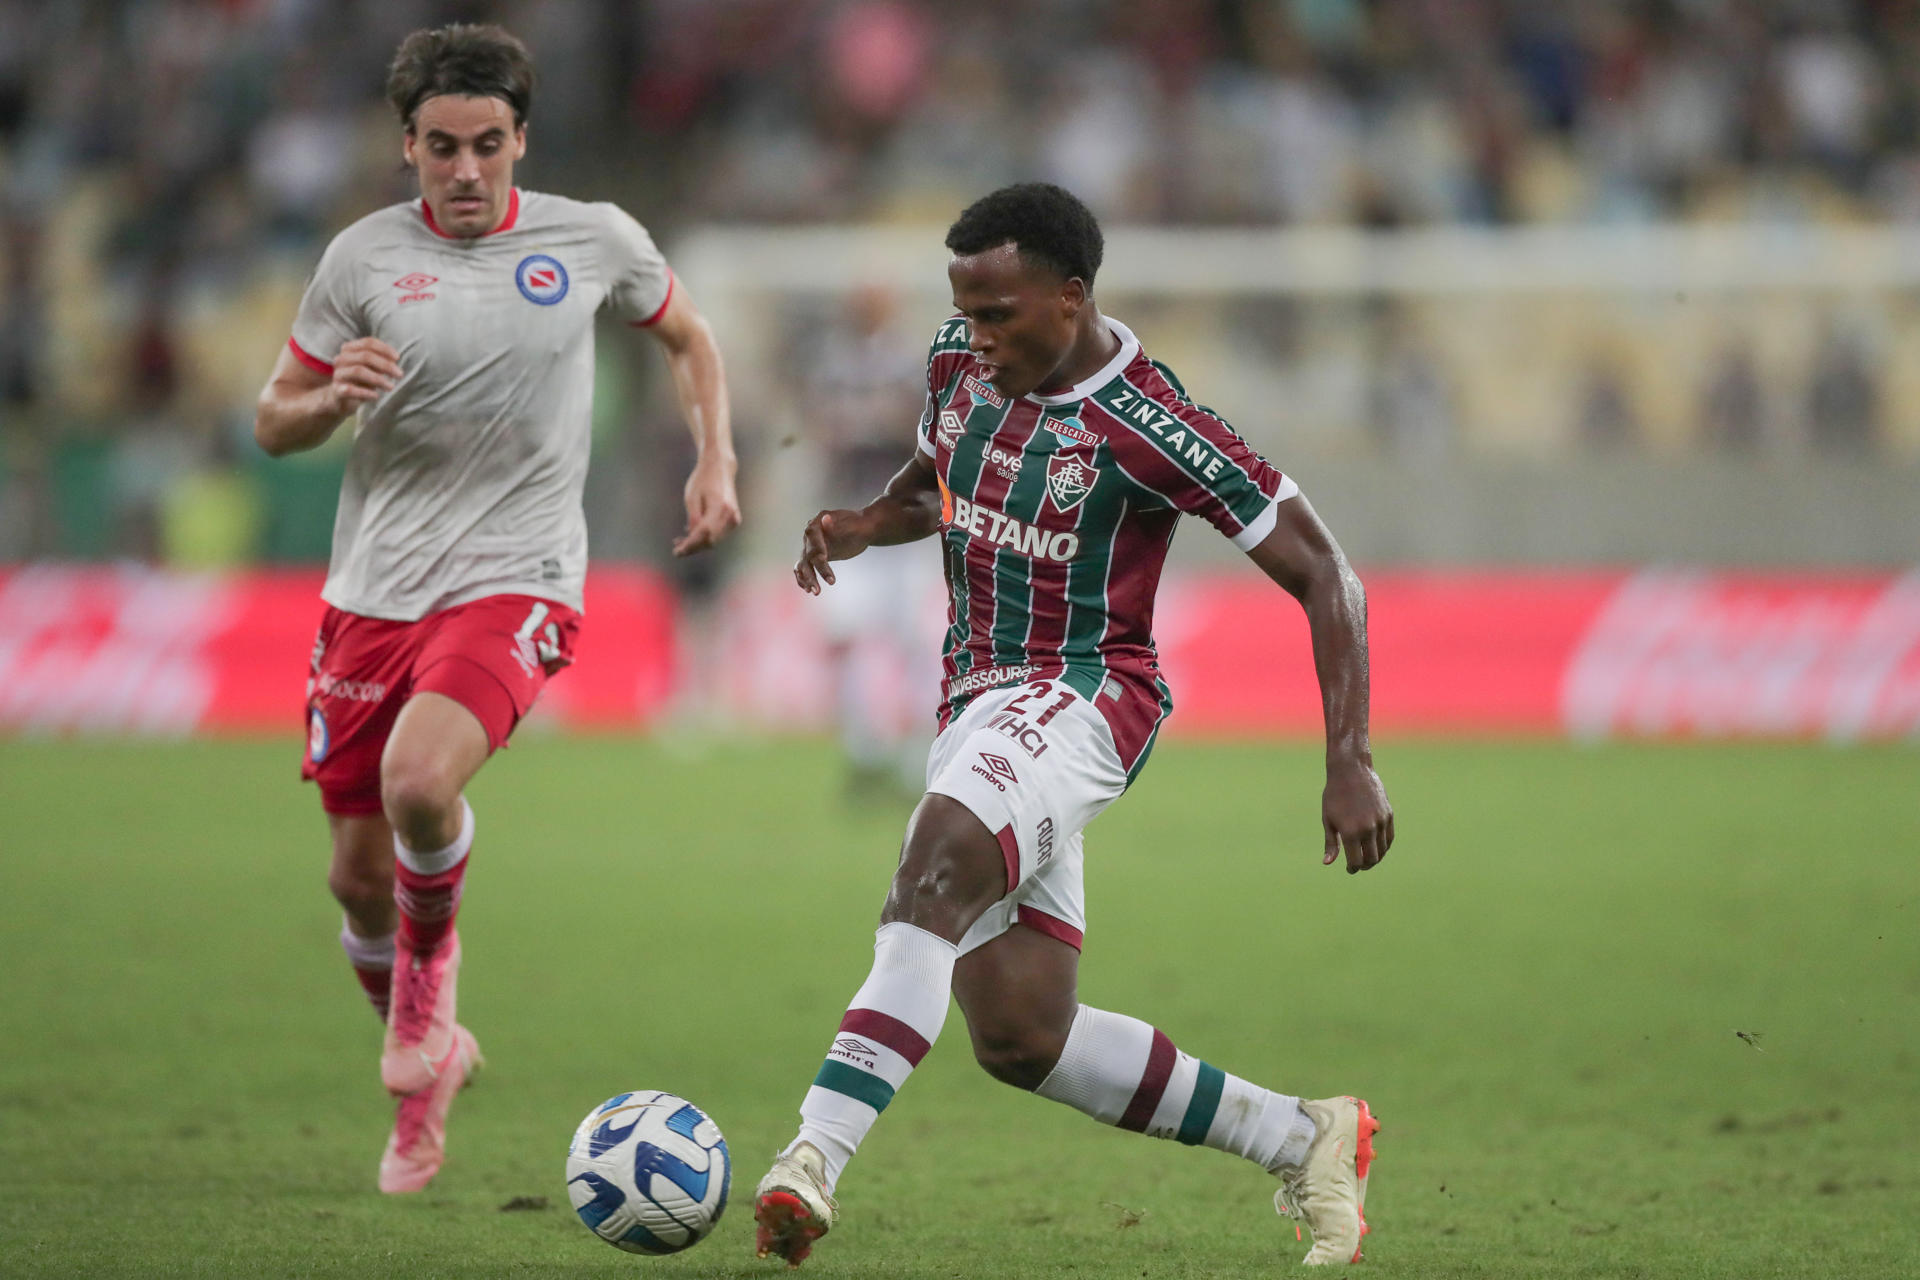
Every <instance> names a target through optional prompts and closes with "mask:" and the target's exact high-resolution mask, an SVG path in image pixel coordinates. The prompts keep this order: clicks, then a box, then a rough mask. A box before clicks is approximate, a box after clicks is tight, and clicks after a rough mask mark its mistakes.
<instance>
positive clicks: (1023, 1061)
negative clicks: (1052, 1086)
mask: <svg viewBox="0 0 1920 1280" xmlns="http://www.w3.org/2000/svg"><path fill="white" fill-rule="evenodd" d="M1065 1048H1066V1040H1065V1038H1064V1037H1062V1036H1058V1035H1054V1034H1051V1033H1049V1032H1047V1031H1045V1030H1043V1029H1041V1028H1037V1027H1024V1028H1020V1029H1018V1030H1005V1031H986V1032H983V1033H978V1034H976V1035H975V1036H974V1038H973V1060H974V1061H975V1062H978V1063H979V1064H980V1066H981V1068H982V1069H983V1070H984V1071H985V1072H986V1073H987V1074H988V1075H990V1076H992V1077H993V1078H994V1079H995V1080H998V1081H999V1082H1000V1083H1001V1084H1010V1085H1012V1086H1013V1087H1014V1088H1016V1089H1025V1090H1026V1091H1027V1092H1028V1093H1032V1092H1033V1091H1034V1090H1035V1089H1038V1088H1039V1087H1040V1082H1041V1081H1043V1080H1045V1079H1046V1078H1047V1076H1048V1075H1049V1074H1051V1073H1052V1071H1053V1068H1054V1064H1056V1063H1058V1062H1059V1061H1060V1054H1061V1051H1062V1050H1064V1049H1065Z"/></svg>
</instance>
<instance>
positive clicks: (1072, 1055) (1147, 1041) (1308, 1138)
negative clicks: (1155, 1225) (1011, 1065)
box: [1035, 1004, 1314, 1172]
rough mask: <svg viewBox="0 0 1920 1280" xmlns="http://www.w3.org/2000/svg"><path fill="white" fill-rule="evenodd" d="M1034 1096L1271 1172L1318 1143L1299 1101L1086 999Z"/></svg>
mask: <svg viewBox="0 0 1920 1280" xmlns="http://www.w3.org/2000/svg"><path fill="white" fill-rule="evenodd" d="M1035 1092H1036V1093H1038V1094H1039V1095H1040V1096H1041V1097H1043V1098H1051V1099H1053V1100H1054V1101H1055V1102H1064V1103H1066V1104H1067V1105H1068V1106H1070V1107H1072V1108H1073V1109H1074V1110H1076V1111H1084V1112H1086V1114H1088V1115H1090V1116H1092V1117H1093V1118H1094V1119H1095V1120H1098V1121H1100V1122H1101V1123H1102V1124H1110V1125H1115V1126H1117V1127H1119V1128H1122V1129H1130V1130H1132V1131H1133V1132H1135V1133H1144V1134H1147V1135H1148V1136H1150V1137H1155V1138H1173V1139H1177V1140H1178V1141H1180V1142H1183V1143H1186V1144H1187V1145H1188V1146H1207V1147H1212V1148H1214V1149H1215V1150H1216V1151H1230V1152H1232V1153H1233V1154H1234V1155H1237V1156H1242V1157H1244V1158H1246V1159H1248V1160H1251V1161H1253V1162H1254V1163H1255V1164H1257V1165H1259V1166H1260V1167H1261V1168H1263V1169H1266V1170H1267V1171H1269V1172H1277V1171H1278V1170H1279V1169H1281V1168H1282V1167H1283V1166H1286V1165H1297V1164H1299V1163H1300V1162H1301V1161H1302V1160H1304V1159H1305V1158H1306V1154H1307V1147H1308V1145H1309V1144H1311V1143H1312V1142H1313V1135H1314V1126H1313V1121H1312V1120H1311V1119H1309V1118H1308V1117H1307V1113H1306V1112H1305V1111H1303V1110H1302V1109H1301V1107H1300V1099H1298V1098H1296V1097H1293V1096H1290V1095H1288V1094H1284V1093H1275V1092H1273V1091H1272V1090H1270V1089H1263V1088H1261V1087H1260V1086H1259V1085H1257V1084H1252V1083H1249V1082H1248V1081H1245V1080H1242V1079H1241V1078H1240V1077H1239V1076H1235V1075H1229V1074H1227V1073H1226V1072H1224V1071H1222V1070H1220V1068H1218V1067H1216V1066H1212V1065H1210V1064H1208V1063H1205V1062H1202V1061H1200V1059H1198V1058H1196V1057H1194V1056H1193V1055H1192V1054H1189V1053H1182V1052H1181V1051H1180V1050H1179V1049H1177V1048H1175V1047H1174V1044H1173V1041H1171V1040H1169V1039H1168V1038H1167V1037H1166V1034H1165V1033H1164V1032H1162V1031H1159V1030H1156V1029H1155V1028H1153V1027H1151V1026H1148V1025H1147V1024H1146V1023H1144V1022H1142V1021H1140V1020H1139V1019H1138V1018H1129V1017H1127V1016H1126V1015H1125V1014H1120V1013H1108V1012H1107V1011H1106V1010H1104V1009H1094V1008H1089V1007H1088V1006H1087V1005H1084V1004H1083V1005H1081V1006H1080V1011H1079V1012H1078V1013H1077V1014H1075V1015H1074V1018H1073V1030H1072V1031H1071V1032H1070V1033H1069V1034H1068V1036H1067V1047H1066V1048H1065V1049H1064V1050H1063V1051H1062V1052H1061V1054H1060V1061H1059V1062H1057V1063H1055V1064H1054V1068H1053V1070H1052V1072H1050V1073H1049V1074H1048V1076H1047V1078H1046V1079H1045V1080H1042V1081H1041V1082H1040V1087H1039V1088H1038V1089H1036V1090H1035Z"/></svg>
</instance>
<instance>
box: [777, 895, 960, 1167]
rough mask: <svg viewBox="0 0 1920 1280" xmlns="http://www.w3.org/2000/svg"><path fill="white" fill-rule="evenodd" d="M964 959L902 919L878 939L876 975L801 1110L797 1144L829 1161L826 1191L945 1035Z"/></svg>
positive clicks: (876, 936)
mask: <svg viewBox="0 0 1920 1280" xmlns="http://www.w3.org/2000/svg"><path fill="white" fill-rule="evenodd" d="M959 954H960V948H958V947H956V946H954V945H953V943H951V942H948V941H947V940H946V939H944V938H940V937H937V936H935V935H934V934H931V933H928V932H927V931H926V930H924V929H919V928H916V927H914V926H913V925H910V924H906V923H904V922H902V921H895V922H893V923H892V924H883V925H881V926H880V928H879V930H878V931H877V932H875V934H874V935H873V971H872V972H871V973H869V974H868V975H867V981H866V985H864V986H862V987H861V988H860V990H859V992H858V994H856V995H855V996H854V997H853V1003H852V1004H851V1005H849V1006H848V1007H847V1016H846V1017H844V1018H842V1019H840V1031H839V1034H838V1035H836V1036H835V1037H834V1041H833V1047H832V1048H830V1049H828V1050H827V1060H826V1061H825V1062H824V1063H822V1064H821V1066H820V1074H819V1075H817V1076H815V1077H814V1078H813V1087H812V1088H810V1089H808V1090H807V1096H806V1100H805V1101H803V1102H802V1103H801V1104H800V1136H799V1137H797V1138H795V1139H794V1141H795V1142H796V1143H799V1142H810V1143H812V1144H813V1145H814V1147H815V1148H817V1149H818V1150H819V1152H820V1154H821V1155H822V1156H824V1157H826V1164H827V1190H828V1191H832V1190H833V1187H834V1184H835V1183H837V1182H838V1181H839V1180H840V1171H841V1170H843V1169H845V1168H846V1167H847V1161H849V1160H851V1159H852V1158H853V1153H854V1150H855V1149H856V1148H857V1147H859V1145H860V1142H861V1140H862V1139H864V1138H865V1137H866V1136H867V1131H868V1130H869V1129H871V1128H873V1122H874V1121H875V1120H878V1119H879V1118H880V1113H881V1112H882V1111H885V1110H886V1109H887V1104H888V1103H889V1102H891V1101H893V1095H894V1092H895V1091H896V1090H897V1089H899V1088H900V1086H901V1085H903V1084H905V1083H906V1082H907V1077H908V1076H909V1075H911V1074H912V1072H913V1069H914V1068H915V1067H917V1066H919V1065H920V1059H922V1058H924V1057H926V1056H927V1050H928V1049H931V1048H932V1047H933V1042H934V1040H935V1039H937V1038H938V1037H939V1035H940V1026H941V1024H942V1023H944V1022H945V1021H946V1020H947V992H948V989H949V988H950V987H951V986H952V985H953V962H954V960H955V959H956V958H957V957H958V956H959ZM788 1149H789V1150H791V1149H792V1148H791V1147H789V1148H788Z"/></svg>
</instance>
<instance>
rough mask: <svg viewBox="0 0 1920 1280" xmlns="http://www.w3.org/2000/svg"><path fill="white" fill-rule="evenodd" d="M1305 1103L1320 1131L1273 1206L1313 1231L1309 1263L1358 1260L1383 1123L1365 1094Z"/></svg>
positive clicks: (1283, 1178)
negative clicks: (1376, 1142) (1376, 1138)
mask: <svg viewBox="0 0 1920 1280" xmlns="http://www.w3.org/2000/svg"><path fill="white" fill-rule="evenodd" d="M1300 1106H1301V1107H1302V1109H1304V1110H1305V1111H1306V1113H1307V1116H1308V1118H1309V1119H1311V1120H1312V1121H1313V1123H1314V1127H1315V1128H1316V1129H1317V1130H1318V1132H1317V1133H1316V1134H1315V1135H1314V1139H1313V1145H1312V1146H1310V1147H1308V1148H1307V1158H1306V1159H1305V1160H1303V1161H1302V1162H1301V1163H1300V1164H1299V1166H1298V1167H1296V1168H1292V1169H1287V1170H1284V1171H1283V1172H1282V1173H1281V1174H1280V1189H1279V1190H1278V1191H1276V1192H1274V1193H1273V1207H1274V1208H1275V1209H1276V1210H1278V1211H1279V1212H1280V1213H1281V1214H1282V1215H1284V1216H1286V1217H1289V1218H1298V1219H1301V1220H1302V1221H1304V1222H1305V1223H1306V1224H1307V1228H1308V1230H1310V1231H1312V1232H1313V1248H1311V1249H1309V1250H1307V1256H1306V1257H1304V1258H1302V1259H1301V1261H1302V1262H1304V1263H1306V1264H1307V1265H1308V1266H1328V1265H1330V1264H1334V1263H1349V1262H1358V1261H1360V1237H1361V1236H1364V1235H1366V1234H1367V1212H1366V1209H1367V1172H1368V1169H1369V1167H1370V1166H1371V1165H1372V1164H1373V1135H1374V1134H1375V1133H1377V1132H1379V1130H1380V1122H1379V1121H1378V1120H1376V1119H1374V1118H1373V1112H1372V1111H1370V1110H1368V1109H1367V1104H1366V1101H1365V1099H1362V1098H1318V1099H1314V1100H1312V1101H1309V1100H1307V1099H1304V1098H1303V1099H1301V1101H1300Z"/></svg>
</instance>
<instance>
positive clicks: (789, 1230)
mask: <svg viewBox="0 0 1920 1280" xmlns="http://www.w3.org/2000/svg"><path fill="white" fill-rule="evenodd" d="M838 1213H839V1206H838V1205H836V1204H834V1202H833V1197H832V1196H830V1195H828V1194H827V1162H826V1159H825V1158H824V1157H822V1156H821V1154H820V1153H819V1152H818V1151H817V1150H815V1149H814V1146H813V1144H812V1143H811V1142H797V1143H795V1144H794V1146H793V1149H792V1150H791V1151H788V1152H787V1153H786V1154H784V1155H782V1156H781V1157H780V1158H779V1159H778V1160H775V1161H774V1162H773V1168H771V1169H769V1170H767V1176H766V1177H764V1178H762V1179H760V1186H759V1187H758V1189H756V1190H755V1191H754V1193H753V1221H754V1225H755V1227H756V1228H757V1229H756V1231H755V1233H754V1255H755V1256H756V1257H761V1258H765V1257H768V1256H769V1255H775V1256H778V1257H782V1258H785V1259H786V1260H787V1266H788V1267H797V1266H799V1265H800V1264H801V1262H802V1261H804V1260H805V1259H806V1256H807V1255H808V1254H809V1253H812V1252H813V1242H814V1241H816V1240H818V1239H819V1238H820V1237H821V1236H824V1235H825V1234H827V1232H829V1231H831V1230H832V1229H833V1220H834V1218H835V1216H836V1215H837V1214H838Z"/></svg>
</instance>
